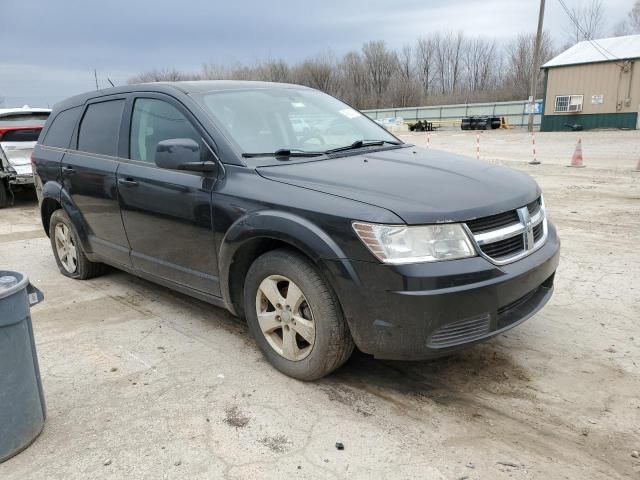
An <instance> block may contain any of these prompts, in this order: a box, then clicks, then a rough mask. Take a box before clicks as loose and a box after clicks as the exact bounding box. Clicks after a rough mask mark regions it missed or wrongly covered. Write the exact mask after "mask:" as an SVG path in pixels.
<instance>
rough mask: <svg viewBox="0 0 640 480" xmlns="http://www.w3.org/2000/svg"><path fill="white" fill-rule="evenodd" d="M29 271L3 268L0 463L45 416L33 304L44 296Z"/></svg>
mask: <svg viewBox="0 0 640 480" xmlns="http://www.w3.org/2000/svg"><path fill="white" fill-rule="evenodd" d="M43 298H44V297H43V295H42V292H40V291H39V290H38V289H37V288H35V287H34V286H32V285H31V284H30V283H29V279H28V278H27V276H26V275H23V274H22V273H18V272H10V271H5V270H0V463H2V462H4V461H5V460H7V459H9V458H11V457H12V456H14V455H16V454H18V453H20V452H21V451H22V450H24V449H25V448H27V447H28V446H29V445H30V444H31V442H33V441H34V440H35V439H36V437H37V436H38V435H39V434H40V432H41V431H42V428H43V427H44V420H45V417H46V413H47V412H46V407H45V403H44V394H43V392H42V382H41V380H40V369H39V368H38V357H37V355H36V345H35V342H34V338H33V328H32V326H31V314H30V311H29V309H30V307H31V305H35V304H36V303H39V302H40V301H42V299H43Z"/></svg>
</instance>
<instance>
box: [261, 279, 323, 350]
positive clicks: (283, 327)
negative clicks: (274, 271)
mask: <svg viewBox="0 0 640 480" xmlns="http://www.w3.org/2000/svg"><path fill="white" fill-rule="evenodd" d="M256 313H257V315H258V324H259V325H260V330H261V331H262V334H263V335H264V337H265V338H266V340H267V342H268V343H269V345H270V346H271V348H273V349H274V350H275V351H276V352H277V353H278V354H279V355H281V356H282V357H284V358H286V359H287V360H291V361H300V360H302V359H304V358H306V357H307V356H308V355H309V353H311V350H312V349H313V345H314V343H315V339H316V328H315V321H314V318H313V313H312V312H311V307H310V306H309V303H308V302H307V299H306V298H305V296H304V294H303V293H302V290H300V287H298V285H296V284H295V283H294V282H292V281H291V280H290V279H289V278H287V277H284V276H282V275H270V276H269V277H267V278H265V279H264V280H263V281H262V282H261V283H260V286H259V287H258V291H257V293H256Z"/></svg>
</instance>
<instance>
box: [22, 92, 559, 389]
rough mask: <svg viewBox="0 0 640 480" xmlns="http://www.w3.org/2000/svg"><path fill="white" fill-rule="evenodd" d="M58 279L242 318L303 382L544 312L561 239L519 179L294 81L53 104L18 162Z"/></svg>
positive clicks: (430, 353) (426, 350)
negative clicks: (114, 272) (98, 283)
mask: <svg viewBox="0 0 640 480" xmlns="http://www.w3.org/2000/svg"><path fill="white" fill-rule="evenodd" d="M32 162H33V165H34V169H35V173H36V189H37V192H38V197H39V200H40V209H41V212H42V223H43V225H44V227H45V230H46V232H47V234H48V235H49V237H50V239H51V245H52V247H53V252H54V255H55V258H56V261H57V263H58V267H59V268H60V271H61V272H62V273H63V274H64V275H67V276H69V277H72V278H78V279H86V278H90V277H93V276H96V275H98V274H100V273H101V272H103V271H104V264H109V265H112V266H114V267H117V268H120V269H123V270H126V271H128V272H131V273H133V274H135V275H139V276H141V277H144V278H146V279H149V280H151V281H154V282H157V283H159V284H162V285H165V286H167V287H169V288H172V289H175V290H178V291H180V292H183V293H185V294H188V295H192V296H193V297H196V298H199V299H201V300H204V301H207V302H210V303H212V304H214V305H218V306H221V307H224V308H227V309H228V310H229V311H231V312H232V313H234V314H235V315H238V316H240V317H245V318H246V320H247V322H248V325H249V328H250V330H251V333H252V335H253V336H254V338H255V340H256V342H257V344H258V346H259V347H260V349H261V350H262V352H263V353H264V355H265V356H266V357H267V358H268V359H269V361H270V362H271V363H272V364H273V365H274V366H275V367H276V368H277V369H279V370H280V371H282V372H284V373H286V374H287V375H290V376H292V377H296V378H299V379H304V380H312V379H316V378H319V377H321V376H323V375H326V374H327V373H329V372H331V371H332V370H334V369H336V368H338V367H339V366H340V365H342V364H343V363H344V362H345V361H346V360H347V359H348V358H349V355H350V354H351V352H352V350H353V348H354V344H355V345H356V346H357V347H358V348H359V349H360V350H361V351H363V352H365V353H368V354H372V355H374V356H375V357H378V358H387V359H423V358H430V357H435V356H439V355H443V354H448V353H450V352H452V351H454V350H456V349H458V348H460V347H461V346H463V345H467V344H470V343H473V342H477V341H480V340H485V339H487V338H489V337H491V336H493V335H496V334H498V333H500V332H503V331H505V330H506V329H509V328H511V327H513V326H515V325H517V324H519V323H521V322H522V321H524V320H525V319H527V318H529V317H530V316H531V315H533V314H534V313H535V312H536V311H538V310H539V309H540V308H541V307H542V306H543V305H544V304H545V303H546V302H547V301H548V300H549V298H550V296H551V292H552V290H553V277H554V273H555V270H556V268H557V266H558V256H559V246H560V242H559V240H558V237H557V235H556V231H555V229H554V227H553V226H552V225H551V223H549V222H548V220H547V218H546V213H545V207H544V202H543V199H542V196H541V194H540V189H539V188H538V186H537V184H536V183H535V182H534V181H533V180H532V179H531V178H529V177H528V176H527V175H525V174H523V173H519V172H516V171H513V170H510V169H507V168H503V167H498V166H495V165H490V164H487V163H482V162H479V161H476V160H472V159H469V158H464V157H459V156H455V155H451V154H448V153H443V152H436V151H424V150H419V149H418V148H416V147H415V146H413V145H409V144H406V143H403V142H402V141H400V140H398V138H396V137H394V136H393V135H391V134H390V133H388V132H387V131H386V130H385V129H383V128H382V127H380V126H379V125H377V124H376V123H375V122H373V121H372V120H370V119H368V118H367V117H365V116H363V115H362V114H361V113H360V112H358V111H356V110H354V109H353V108H351V107H349V106H348V105H345V104H344V103H342V102H340V101H338V100H336V99H335V98H333V97H330V96H328V95H325V94H323V93H320V92H318V91H315V90H313V89H309V88H305V87H300V86H296V85H285V84H275V83H261V82H235V81H234V82H231V81H206V82H178V83H155V84H143V85H137V86H128V87H118V88H113V89H108V90H102V91H97V92H91V93H88V94H85V95H80V96H77V97H73V98H71V99H69V100H66V101H64V102H62V103H60V104H58V105H56V107H55V108H54V111H53V113H52V115H51V117H50V119H49V120H48V121H47V123H46V125H45V127H44V129H43V131H42V134H41V135H40V139H39V143H38V145H37V146H36V148H35V150H34V152H33V158H32Z"/></svg>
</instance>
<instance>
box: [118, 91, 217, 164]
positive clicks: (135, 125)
mask: <svg viewBox="0 0 640 480" xmlns="http://www.w3.org/2000/svg"><path fill="white" fill-rule="evenodd" d="M170 138H191V139H192V140H195V141H196V142H198V144H199V145H200V151H201V152H202V153H203V154H204V153H205V152H208V149H207V148H206V147H205V145H204V144H203V142H202V137H201V135H200V134H199V133H198V131H197V130H196V129H195V128H194V127H193V125H192V124H191V122H190V121H189V120H187V118H186V117H185V116H184V115H183V114H182V113H181V112H180V111H179V110H178V109H177V108H176V107H174V106H173V105H171V104H169V103H167V102H165V101H162V100H156V99H153V98H139V99H137V100H136V101H135V104H134V106H133V115H132V117H131V137H130V148H129V151H130V155H129V156H130V157H131V159H132V160H140V161H143V162H150V163H154V157H155V153H156V146H157V145H158V142H161V141H163V140H168V139H170Z"/></svg>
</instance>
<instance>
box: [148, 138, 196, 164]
mask: <svg viewBox="0 0 640 480" xmlns="http://www.w3.org/2000/svg"><path fill="white" fill-rule="evenodd" d="M155 162H156V165H157V166H158V167H160V168H165V169H167V170H182V169H183V165H185V164H189V163H200V145H198V143H197V142H196V141H195V140H192V139H190V138H170V139H168V140H162V141H161V142H158V145H157V146H156V156H155Z"/></svg>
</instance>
